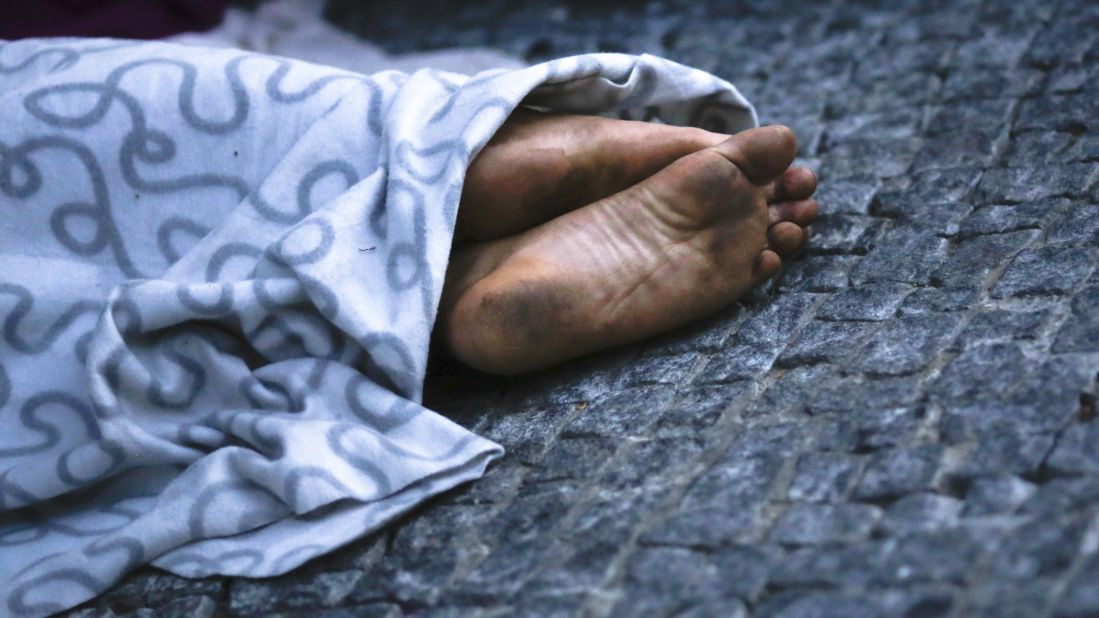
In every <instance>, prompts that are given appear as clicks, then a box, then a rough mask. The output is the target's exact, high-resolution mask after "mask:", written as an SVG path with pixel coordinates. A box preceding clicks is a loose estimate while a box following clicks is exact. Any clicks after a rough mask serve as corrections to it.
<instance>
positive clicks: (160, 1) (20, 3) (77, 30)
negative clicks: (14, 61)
mask: <svg viewBox="0 0 1099 618" xmlns="http://www.w3.org/2000/svg"><path fill="white" fill-rule="evenodd" d="M228 3H229V0H0V39H23V38H29V37H43V36H106V37H118V38H126V39H158V38H161V37H165V36H168V35H171V34H177V33H180V32H189V31H195V30H208V29H210V28H212V27H214V26H215V25H217V24H218V23H219V22H220V21H221V18H222V16H223V15H224V14H225V8H226V5H228Z"/></svg>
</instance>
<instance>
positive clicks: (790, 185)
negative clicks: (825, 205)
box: [767, 167, 817, 203]
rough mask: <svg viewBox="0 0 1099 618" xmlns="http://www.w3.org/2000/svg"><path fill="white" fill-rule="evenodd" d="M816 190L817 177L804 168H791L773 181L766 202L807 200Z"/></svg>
mask: <svg viewBox="0 0 1099 618" xmlns="http://www.w3.org/2000/svg"><path fill="white" fill-rule="evenodd" d="M816 190H817V176H816V174H814V173H813V171H812V170H810V169H809V168H806V167H792V168H790V169H788V170H786V171H785V172H783V173H782V175H781V176H779V177H778V179H777V180H775V182H774V184H773V185H772V188H771V190H770V191H769V193H768V196H767V197H768V199H767V201H768V202H770V203H776V202H793V201H797V200H804V199H807V198H808V197H809V196H811V195H813V193H814V192H815V191H816Z"/></svg>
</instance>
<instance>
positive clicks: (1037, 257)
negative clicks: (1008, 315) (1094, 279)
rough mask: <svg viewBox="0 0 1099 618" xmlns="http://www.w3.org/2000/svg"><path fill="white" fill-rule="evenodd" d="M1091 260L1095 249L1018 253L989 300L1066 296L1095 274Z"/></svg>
mask: <svg viewBox="0 0 1099 618" xmlns="http://www.w3.org/2000/svg"><path fill="white" fill-rule="evenodd" d="M1095 257H1096V251H1095V249H1094V248H1085V247H1041V248H1039V249H1029V250H1026V251H1022V252H1020V253H1019V254H1018V255H1016V256H1015V259H1014V260H1012V262H1011V264H1009V265H1008V267H1007V270H1005V271H1004V273H1003V275H1001V277H1000V280H999V281H998V282H997V283H996V285H995V286H994V287H993V288H992V296H993V297H994V298H1011V297H1019V296H1034V295H1056V296H1061V295H1064V294H1067V293H1069V292H1071V291H1073V290H1074V289H1075V288H1076V286H1078V285H1080V283H1082V282H1083V281H1084V280H1085V279H1087V278H1088V275H1090V274H1091V273H1092V271H1093V270H1095V261H1096V260H1095Z"/></svg>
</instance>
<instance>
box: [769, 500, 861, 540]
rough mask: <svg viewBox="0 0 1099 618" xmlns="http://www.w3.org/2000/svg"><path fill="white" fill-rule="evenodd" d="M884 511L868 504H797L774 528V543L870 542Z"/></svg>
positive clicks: (772, 533)
mask: <svg viewBox="0 0 1099 618" xmlns="http://www.w3.org/2000/svg"><path fill="white" fill-rule="evenodd" d="M881 514H882V512H881V509H879V508H878V507H875V506H870V505H865V504H795V505H792V506H791V507H790V508H789V509H787V510H786V512H785V513H783V514H782V516H781V517H779V519H778V521H777V522H776V523H775V526H774V527H773V528H771V533H770V540H771V541H773V542H775V543H781V544H784V545H820V544H823V543H854V542H857V541H861V540H863V539H865V538H867V537H868V536H869V535H870V531H871V530H872V529H873V528H874V526H875V525H876V524H877V523H878V520H879V519H881Z"/></svg>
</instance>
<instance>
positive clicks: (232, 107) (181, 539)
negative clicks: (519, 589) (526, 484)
mask: <svg viewBox="0 0 1099 618" xmlns="http://www.w3.org/2000/svg"><path fill="white" fill-rule="evenodd" d="M0 92H2V93H3V96H0V119H2V120H3V122H2V123H0V615H9V616H42V615H46V614H49V613H51V612H55V611H59V610H63V609H66V608H69V607H72V606H74V605H76V604H78V603H80V602H82V601H84V600H86V599H88V598H90V597H92V596H94V595H95V594H97V593H99V592H101V591H102V590H104V589H105V588H107V587H108V586H110V585H111V584H112V583H113V582H115V581H117V580H118V579H119V578H120V577H121V576H122V575H124V574H125V573H126V572H128V571H130V570H132V569H134V568H136V567H137V566H139V565H141V564H145V563H149V562H151V563H153V564H155V565H157V566H160V567H163V568H165V569H169V570H171V571H174V572H176V573H179V574H182V575H186V576H196V577H198V576H205V575H211V574H219V573H220V574H230V575H246V576H268V575H274V574H278V573H282V572H284V571H287V570H289V569H292V568H294V567H296V566H297V565H299V564H301V563H302V562H304V561H306V560H308V559H310V558H313V557H315V556H317V555H319V554H322V553H324V552H327V551H330V550H332V549H334V548H336V547H339V546H340V545H343V544H345V543H347V542H349V541H351V540H353V539H355V538H358V537H360V536H362V535H364V534H367V533H369V532H371V531H372V530H374V529H376V528H378V527H379V526H382V525H384V524H385V523H386V522H387V521H389V520H391V519H392V518H394V517H396V516H398V515H400V514H401V513H403V512H405V511H407V510H408V509H410V508H412V507H413V506H415V505H416V504H417V503H419V502H421V501H423V500H424V499H426V498H427V497H429V496H431V495H434V494H436V493H438V492H440V491H443V490H445V489H448V488H450V487H453V486H454V485H456V484H459V483H462V482H465V481H468V480H471V479H474V478H477V477H478V476H480V475H481V474H482V473H483V471H484V469H485V466H486V465H488V463H489V462H490V461H491V460H492V459H494V458H496V457H498V456H500V454H501V453H502V450H501V449H500V447H499V446H497V445H496V444H494V443H492V442H489V441H487V440H484V439H482V438H480V437H478V436H476V435H473V434H471V433H469V432H468V431H466V430H465V429H463V428H461V427H459V426H458V425H456V424H454V423H452V422H450V421H448V420H447V419H445V418H443V417H441V416H439V415H437V414H435V413H434V412H432V411H430V410H427V409H425V408H423V407H422V406H421V405H420V398H421V389H422V382H423V377H424V367H425V365H426V361H427V350H428V339H429V335H430V332H431V328H432V325H433V322H434V319H435V312H436V308H437V305H438V301H439V294H440V290H441V287H442V281H443V274H444V271H445V268H446V262H447V256H448V254H449V250H450V240H451V235H452V233H453V226H454V218H455V215H456V212H457V209H458V200H459V196H460V195H461V187H462V182H463V178H464V175H465V170H466V168H467V166H468V165H469V163H470V160H471V158H472V157H474V156H475V155H476V153H477V152H478V151H479V149H480V148H481V147H482V146H483V145H484V144H485V142H486V141H487V140H488V139H489V138H490V137H491V136H492V135H493V133H494V132H495V131H496V130H497V129H498V128H499V126H500V125H501V124H502V123H503V122H504V120H505V119H506V117H507V116H508V114H510V113H511V111H512V110H513V109H515V108H516V107H517V106H518V105H520V104H524V103H525V104H530V105H535V106H538V107H540V108H544V109H550V110H559V111H574V112H598V113H607V114H613V115H625V116H627V117H638V118H641V117H644V118H651V117H659V118H661V119H663V120H664V121H669V122H675V123H688V122H692V121H694V122H698V119H699V118H700V117H701V116H703V115H704V116H706V117H707V118H711V119H712V118H719V119H720V120H721V121H722V122H724V123H726V124H725V125H724V126H725V127H727V130H730V131H732V130H737V129H740V128H744V127H747V126H751V125H752V124H754V122H755V116H754V112H753V111H752V109H751V107H750V106H749V105H748V103H747V102H746V101H745V100H744V99H743V98H742V97H741V96H740V95H739V94H738V93H737V92H736V90H735V89H734V88H732V86H730V85H729V84H727V83H726V82H723V81H721V80H718V79H716V78H714V77H712V76H710V75H707V74H705V73H702V72H699V71H695V70H692V69H688V68H686V67H682V66H680V65H676V64H674V63H670V62H667V61H664V60H661V59H658V58H653V57H649V56H641V57H632V56H624V55H612V54H608V55H591V56H584V57H578V58H566V59H563V60H559V61H555V62H551V63H547V64H543V65H539V66H535V67H531V68H529V69H524V70H519V71H513V72H500V71H495V72H489V73H484V74H481V75H479V76H477V77H475V78H472V79H471V78H469V77H466V76H461V75H454V74H440V73H433V72H430V71H423V72H418V73H415V74H413V75H403V74H398V73H392V72H389V73H383V74H379V75H377V76H372V77H368V76H363V75H357V74H354V73H348V72H344V71H339V70H336V69H330V68H325V67H320V66H314V65H309V64H305V63H299V62H294V61H289V60H286V59H281V58H271V57H265V56H261V55H256V54H247V53H242V52H239V51H231V50H204V49H198V48H183V47H176V46H173V45H168V44H163V43H142V44H138V43H133V42H125V41H110V40H78V39H70V40H61V41H42V40H28V41H21V42H12V43H6V44H4V45H2V46H0ZM362 247H372V249H371V250H370V251H363V250H362Z"/></svg>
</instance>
